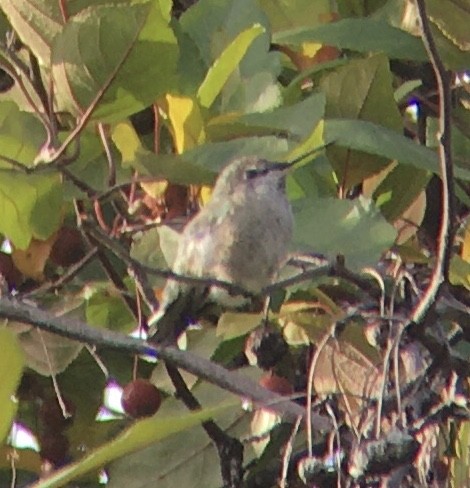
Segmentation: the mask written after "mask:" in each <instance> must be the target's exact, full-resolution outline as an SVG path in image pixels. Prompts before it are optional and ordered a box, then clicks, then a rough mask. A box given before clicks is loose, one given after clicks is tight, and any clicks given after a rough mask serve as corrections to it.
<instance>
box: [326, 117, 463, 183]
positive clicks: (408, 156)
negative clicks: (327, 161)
mask: <svg viewBox="0 0 470 488" xmlns="http://www.w3.org/2000/svg"><path fill="white" fill-rule="evenodd" d="M325 141H327V142H334V143H335V144H337V145H338V146H342V147H348V148H351V149H357V150H359V151H364V152H369V153H371V154H377V155H379V156H384V157H386V158H388V159H390V160H396V161H398V162H399V163H402V164H409V165H412V166H415V167H416V168H419V169H423V170H425V171H432V172H433V173H436V174H439V163H438V157H437V155H436V153H435V152H434V151H433V150H432V149H429V148H428V147H425V146H420V145H419V144H416V143H415V142H413V141H412V140H411V139H409V138H407V137H405V136H402V135H401V134H398V133H397V132H395V131H392V130H390V129H387V128H386V127H382V126H380V125H377V124H373V123H372V122H366V121H364V120H326V121H325ZM454 171H455V175H456V176H457V177H458V178H461V179H464V180H467V181H468V180H470V171H469V170H467V169H464V168H458V167H455V168H454Z"/></svg>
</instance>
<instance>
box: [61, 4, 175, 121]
mask: <svg viewBox="0 0 470 488" xmlns="http://www.w3.org/2000/svg"><path fill="white" fill-rule="evenodd" d="M177 55H178V47H177V45H176V38H175V36H174V34H173V31H172V30H171V28H170V27H169V25H168V18H167V15H166V13H165V12H162V11H160V10H159V8H158V3H157V2H152V3H139V4H133V5H128V4H127V5H106V6H98V7H90V8H88V9H85V10H83V11H81V12H80V13H79V14H78V15H76V16H75V17H73V18H72V19H70V21H69V22H68V23H67V25H66V26H65V27H64V29H63V30H62V32H61V33H60V34H58V35H57V36H56V38H55V40H54V45H53V50H52V74H53V77H54V80H55V90H56V94H57V97H58V99H59V101H60V103H61V106H62V107H63V108H65V109H67V110H69V111H70V112H72V113H74V114H82V113H83V112H84V111H86V110H87V108H88V107H89V106H90V105H91V104H92V103H93V102H94V101H95V100H97V99H98V97H100V96H101V95H102V94H103V92H105V93H104V96H103V98H102V100H101V101H100V104H99V106H98V108H97V110H96V112H95V113H94V117H96V118H97V119H100V120H107V121H113V120H119V119H122V118H124V117H125V116H127V115H130V114H132V113H134V112H136V111H138V110H140V109H142V108H144V107H146V106H147V105H149V104H150V103H152V102H153V101H154V100H155V99H156V98H157V97H158V96H159V95H161V94H162V93H164V92H165V91H167V90H169V89H170V88H171V87H173V86H174V81H175V79H174V76H175V70H176V60H177Z"/></svg>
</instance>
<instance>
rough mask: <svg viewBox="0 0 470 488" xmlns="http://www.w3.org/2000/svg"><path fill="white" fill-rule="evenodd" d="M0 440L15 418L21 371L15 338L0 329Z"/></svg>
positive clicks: (20, 361)
mask: <svg viewBox="0 0 470 488" xmlns="http://www.w3.org/2000/svg"><path fill="white" fill-rule="evenodd" d="M0 344H1V345H2V354H0V376H1V378H2V381H1V382H0V405H1V406H2V408H1V409H0V440H2V441H3V440H4V439H5V437H6V436H7V434H8V432H9V430H10V427H11V423H12V421H13V419H14V417H15V413H16V408H17V403H16V402H14V401H13V396H14V394H15V391H16V388H17V387H18V383H19V381H20V378H21V373H22V370H23V355H22V354H21V349H20V347H19V344H18V341H17V340H16V336H15V334H14V333H13V332H11V331H10V330H7V329H5V328H4V327H2V328H1V329H0Z"/></svg>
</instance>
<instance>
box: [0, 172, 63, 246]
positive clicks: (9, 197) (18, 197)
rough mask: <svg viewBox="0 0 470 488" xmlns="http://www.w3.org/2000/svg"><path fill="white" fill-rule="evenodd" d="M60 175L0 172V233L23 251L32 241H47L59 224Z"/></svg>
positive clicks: (60, 200) (60, 208) (60, 202)
mask: <svg viewBox="0 0 470 488" xmlns="http://www.w3.org/2000/svg"><path fill="white" fill-rule="evenodd" d="M62 199H63V195H62V185H61V181H60V176H59V175H45V174H43V175H39V174H32V175H25V174H22V173H18V172H17V171H9V170H1V169H0V209H1V215H2V218H1V219H0V232H1V233H2V234H4V235H5V236H6V237H7V238H8V239H10V240H11V241H12V243H13V244H14V246H15V247H17V248H19V249H26V248H27V247H28V245H29V243H30V241H31V239H32V238H33V237H36V238H38V239H47V238H48V237H50V236H51V235H52V234H53V233H54V232H55V231H56V230H57V229H58V228H59V225H60V222H61V217H62V216H61V210H62Z"/></svg>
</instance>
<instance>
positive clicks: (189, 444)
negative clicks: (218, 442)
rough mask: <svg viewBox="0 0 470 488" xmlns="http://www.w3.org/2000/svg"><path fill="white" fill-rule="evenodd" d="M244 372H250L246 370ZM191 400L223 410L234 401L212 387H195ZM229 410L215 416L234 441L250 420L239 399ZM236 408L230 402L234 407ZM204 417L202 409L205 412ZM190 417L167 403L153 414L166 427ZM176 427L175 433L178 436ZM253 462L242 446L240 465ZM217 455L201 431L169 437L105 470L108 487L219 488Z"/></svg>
mask: <svg viewBox="0 0 470 488" xmlns="http://www.w3.org/2000/svg"><path fill="white" fill-rule="evenodd" d="M247 369H248V368H247ZM250 373H251V374H252V376H253V373H254V371H253V369H251V368H250V369H248V371H247V372H245V374H247V375H248V374H250ZM193 392H194V395H195V396H196V397H197V399H198V400H199V401H200V402H201V403H202V404H203V405H208V404H209V405H222V406H223V405H224V404H225V403H229V402H233V400H234V397H233V395H230V394H227V392H225V391H223V390H221V389H220V388H217V387H214V386H213V385H209V384H207V383H205V384H197V385H196V386H195V388H194V389H193ZM235 403H236V404H237V405H236V406H234V407H233V408H226V409H223V407H222V409H221V410H220V411H218V412H217V411H216V412H215V415H216V417H215V421H216V422H217V425H219V426H220V428H221V429H223V431H224V432H226V433H227V434H228V435H230V436H233V437H234V438H235V439H237V438H240V437H242V436H244V435H246V434H247V433H248V432H249V425H248V424H249V421H250V419H251V415H247V414H246V412H244V411H243V410H242V409H241V408H240V403H239V399H236V400H235ZM232 405H234V403H232ZM203 412H204V410H203ZM191 415H194V414H188V413H187V412H186V411H185V408H184V407H183V406H182V404H181V402H177V401H175V400H174V399H169V400H167V401H165V402H164V403H163V404H162V409H161V410H160V411H159V412H158V413H157V414H156V416H155V417H154V418H155V421H156V420H157V418H159V417H160V416H161V418H162V420H166V422H167V424H168V426H167V429H168V428H172V427H173V426H172V424H173V423H174V421H175V420H176V419H181V420H180V421H178V420H176V422H181V421H184V419H188V417H190V416H191ZM177 427H178V425H175V426H174V427H173V428H174V430H175V431H176V429H177ZM252 458H253V453H252V450H251V449H250V447H249V446H248V445H247V446H245V452H244V459H243V461H244V462H246V463H249V462H250V460H251V459H252ZM219 465H220V460H219V458H218V454H217V450H216V449H215V448H214V445H213V444H212V443H211V441H210V440H209V439H208V437H207V434H206V433H205V432H204V430H203V429H202V428H201V427H200V426H199V425H197V426H195V427H194V428H192V429H190V430H189V429H188V430H186V429H185V430H184V431H183V430H182V429H181V431H180V432H179V433H176V434H174V435H172V436H171V437H167V438H165V439H163V440H162V441H160V442H155V443H153V444H152V445H150V446H149V447H148V448H147V449H145V450H142V451H140V452H135V453H133V454H130V455H129V456H126V457H124V458H122V459H119V460H117V461H116V462H114V463H112V464H111V466H110V467H109V478H110V481H109V488H121V487H122V486H126V487H127V486H129V487H132V488H137V487H139V486H140V487H144V486H148V487H150V486H155V487H157V486H158V488H170V487H175V486H181V487H196V486H199V487H204V488H220V487H221V486H222V480H221V475H220V469H218V468H215V466H219Z"/></svg>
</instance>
